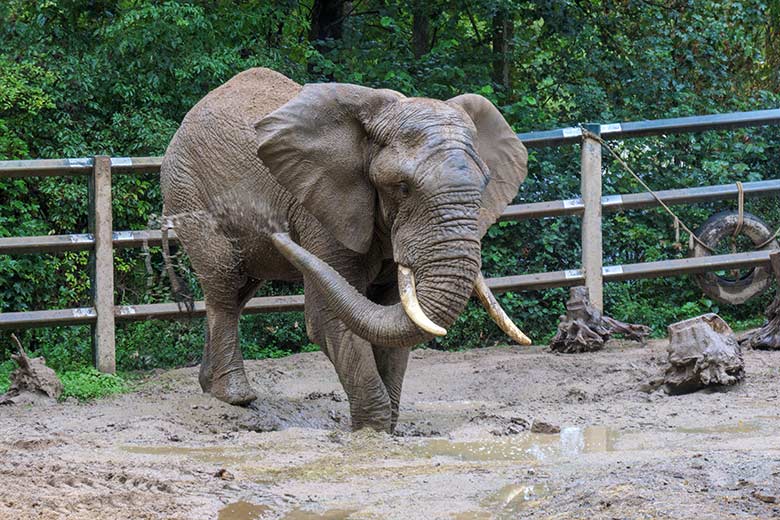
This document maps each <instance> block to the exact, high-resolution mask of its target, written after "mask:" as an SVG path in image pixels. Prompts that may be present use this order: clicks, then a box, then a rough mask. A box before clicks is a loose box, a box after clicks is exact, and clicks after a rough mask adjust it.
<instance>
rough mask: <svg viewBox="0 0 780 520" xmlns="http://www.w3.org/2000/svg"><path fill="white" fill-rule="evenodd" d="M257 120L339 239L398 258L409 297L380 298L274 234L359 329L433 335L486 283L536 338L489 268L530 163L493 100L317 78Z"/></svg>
mask: <svg viewBox="0 0 780 520" xmlns="http://www.w3.org/2000/svg"><path fill="white" fill-rule="evenodd" d="M255 129H256V131H257V136H258V157H259V158H260V159H261V160H262V161H263V162H264V163H265V165H266V166H267V167H268V168H269V170H270V172H271V174H272V175H273V176H274V177H275V178H276V179H277V181H278V182H279V183H280V184H281V185H282V186H283V187H284V188H285V189H287V190H288V191H289V192H290V193H291V194H293V195H294V196H295V197H296V198H297V200H298V201H299V202H300V203H301V205H302V206H303V207H304V208H305V209H306V210H307V211H308V212H310V213H311V214H312V215H313V216H314V217H315V218H316V219H317V220H318V221H319V222H320V223H321V224H322V226H323V227H324V228H325V229H326V230H327V231H328V232H329V233H331V234H332V235H333V237H334V238H335V239H336V240H338V241H339V242H340V243H341V244H343V245H344V246H346V247H347V248H349V249H351V250H353V251H355V252H358V253H368V252H369V250H370V249H372V248H377V247H380V248H382V249H383V253H384V256H385V257H387V258H389V257H391V256H392V259H393V260H394V262H395V263H396V264H398V284H399V294H400V297H401V303H400V304H396V305H391V306H381V305H377V304H375V303H373V302H371V301H370V300H369V299H368V298H366V297H365V296H363V295H361V294H359V293H358V291H357V290H355V289H354V288H353V287H352V286H351V285H350V284H348V283H347V282H346V281H345V280H344V279H343V278H342V277H341V276H339V275H338V273H336V271H335V270H333V269H332V268H331V267H330V266H328V265H327V264H326V263H325V262H323V261H322V260H320V259H319V258H317V257H316V256H314V255H312V254H310V253H309V252H308V251H306V250H305V249H303V248H302V247H300V246H299V245H297V244H296V243H295V242H293V241H292V240H291V239H290V237H289V236H287V235H285V234H276V235H274V237H273V240H274V243H275V245H276V247H277V248H278V249H279V250H280V251H281V252H282V254H284V255H285V256H286V257H287V259H288V260H289V261H290V262H291V263H292V264H293V265H295V266H296V267H297V268H298V269H299V270H301V271H302V272H303V274H304V276H305V277H306V279H307V280H310V281H311V282H313V283H315V284H317V285H318V287H319V288H320V289H321V290H322V292H323V293H324V294H326V295H327V297H328V298H329V303H330V305H331V307H332V308H333V310H334V312H335V313H336V315H337V316H339V318H340V319H342V320H343V321H344V322H345V324H346V325H347V326H348V327H349V328H350V329H351V330H353V331H354V332H355V333H356V334H357V335H359V336H361V337H363V338H365V339H367V340H368V341H370V342H371V343H374V344H378V345H384V346H411V345H414V344H418V343H421V342H424V341H427V340H429V339H430V338H431V337H432V336H434V335H443V334H445V333H446V329H445V327H448V326H450V325H451V324H452V323H453V322H454V321H455V319H456V318H457V316H458V315H459V314H460V312H461V311H462V310H463V308H464V307H465V305H466V303H467V301H468V299H469V297H470V296H471V294H472V292H474V291H476V292H477V294H478V295H479V296H480V300H481V301H482V302H483V303H484V304H485V305H486V307H487V308H488V310H489V311H490V313H491V316H493V317H494V319H496V321H497V322H498V323H499V325H501V326H502V328H503V329H504V330H505V331H506V332H507V333H509V334H510V336H512V337H513V338H514V339H515V340H516V341H518V342H520V343H526V344H530V340H528V338H526V337H525V336H524V335H523V334H522V332H520V331H519V329H517V328H515V327H514V325H513V324H512V323H511V321H510V320H509V319H508V318H507V317H506V315H505V314H504V313H503V311H502V310H501V309H500V307H499V306H498V304H497V302H496V300H495V298H494V297H493V295H492V294H490V291H489V289H488V288H487V285H486V284H485V281H484V279H483V278H482V275H481V273H480V267H481V255H480V241H481V238H482V236H483V235H484V234H485V232H486V231H487V228H488V227H489V226H490V225H491V224H492V223H493V222H495V220H496V219H497V218H498V216H499V215H500V214H501V212H502V211H503V209H504V208H505V207H506V205H507V204H508V203H509V202H510V201H511V200H512V198H513V197H514V195H515V194H516V193H517V189H518V186H519V185H520V183H521V182H522V181H523V179H524V178H525V176H526V173H527V152H526V149H525V147H524V146H523V144H522V143H521V142H520V141H519V140H518V139H517V137H516V135H515V134H514V132H513V131H512V129H511V128H510V127H509V125H508V124H507V123H506V121H505V120H504V119H503V117H502V116H501V115H500V113H499V112H498V110H497V109H496V108H495V107H494V106H493V105H492V104H491V103H490V102H489V101H488V100H486V99H485V98H483V97H481V96H477V95H471V94H469V95H463V96H458V97H456V98H453V99H450V100H449V101H446V102H444V101H437V100H432V99H424V98H406V97H404V96H402V95H401V94H399V93H397V92H394V91H390V90H377V89H371V88H367V87H360V86H356V85H348V84H337V83H329V84H309V85H306V86H304V87H303V88H302V90H301V92H300V93H299V94H298V95H297V96H296V97H295V98H293V99H292V100H290V101H289V102H288V103H287V104H285V105H283V106H282V107H280V108H279V109H277V110H276V111H274V112H272V113H271V114H269V115H267V116H266V117H264V118H263V119H261V120H260V121H259V122H257V124H256V125H255Z"/></svg>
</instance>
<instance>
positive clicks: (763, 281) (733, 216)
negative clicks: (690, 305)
mask: <svg viewBox="0 0 780 520" xmlns="http://www.w3.org/2000/svg"><path fill="white" fill-rule="evenodd" d="M738 219H739V214H738V212H737V211H733V210H731V211H722V212H720V213H716V214H715V215H712V216H711V217H710V218H709V219H707V221H706V222H705V223H704V224H702V225H701V227H700V228H699V229H698V230H697V231H696V236H698V237H699V239H701V241H702V242H704V243H705V244H707V245H708V246H709V247H711V248H713V249H714V248H715V246H717V244H718V242H720V241H721V240H723V239H728V238H729V237H731V235H732V234H733V233H734V230H735V229H736V228H737V221H738ZM773 233H774V230H773V229H770V228H769V226H768V225H767V224H766V222H764V221H763V220H762V219H760V218H758V217H757V216H755V215H753V214H751V213H747V212H745V213H743V224H742V230H741V231H740V233H739V234H740V235H745V236H746V237H748V238H749V239H750V240H751V241H752V242H753V244H754V245H756V246H757V245H759V244H762V243H763V242H766V241H767V240H768V239H769V237H771V236H772V234H773ZM766 249H778V244H777V240H772V241H771V242H769V243H768V244H767V245H765V246H764V247H763V248H762V250H766ZM710 255H711V253H710V252H709V251H707V249H705V248H704V247H703V246H702V245H701V244H699V243H698V242H696V243H695V245H694V249H693V256H697V257H701V256H710ZM694 280H696V283H697V284H698V285H699V287H701V290H702V291H704V294H706V295H707V296H709V297H710V298H712V299H713V300H717V301H719V302H721V303H730V304H732V305H739V304H741V303H745V302H746V301H748V300H749V299H750V298H753V297H754V296H758V295H759V294H761V293H763V292H764V291H766V290H767V289H769V287H770V286H771V285H772V271H771V269H769V268H768V267H763V266H760V267H755V268H753V269H752V270H751V271H750V272H749V273H748V274H747V275H746V276H744V277H742V278H740V279H739V280H727V279H725V278H723V277H721V276H718V275H717V274H715V273H713V272H708V273H697V274H695V275H694Z"/></svg>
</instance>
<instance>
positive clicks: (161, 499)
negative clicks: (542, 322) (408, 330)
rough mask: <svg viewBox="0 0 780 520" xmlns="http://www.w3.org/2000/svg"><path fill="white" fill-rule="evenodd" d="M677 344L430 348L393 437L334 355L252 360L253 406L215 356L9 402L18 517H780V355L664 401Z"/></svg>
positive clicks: (5, 430)
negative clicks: (368, 414) (374, 427)
mask: <svg viewBox="0 0 780 520" xmlns="http://www.w3.org/2000/svg"><path fill="white" fill-rule="evenodd" d="M665 347H666V342H664V341H658V342H651V344H650V345H649V346H647V347H638V346H637V345H636V344H625V345H624V344H621V343H618V342H614V341H613V342H610V343H609V344H608V345H607V348H606V349H605V350H603V351H600V352H592V353H583V354H578V355H555V354H552V353H550V352H548V351H546V350H545V349H543V348H541V347H532V348H521V347H503V348H502V347H497V348H490V349H482V350H473V351H467V352H458V353H444V352H437V351H429V350H419V351H415V352H414V353H413V359H412V360H411V362H410V368H409V372H408V376H407V380H406V382H405V388H404V399H403V402H402V409H401V418H400V423H399V428H398V431H397V433H396V434H395V435H392V436H391V435H386V434H381V433H375V432H370V431H361V432H357V433H352V432H350V431H349V424H348V423H349V416H348V403H347V402H346V399H345V396H344V394H343V392H342V391H341V389H340V387H339V385H338V382H337V379H336V375H335V372H334V371H333V369H332V368H331V367H330V365H329V363H328V361H327V360H326V359H325V357H324V356H323V355H322V354H320V353H311V354H301V355H296V356H292V357H289V358H285V359H278V360H264V361H252V362H248V371H249V375H250V379H251V382H252V385H253V386H254V388H255V389H256V390H257V392H258V394H259V396H260V399H259V402H258V403H257V404H256V405H254V406H252V407H250V408H236V407H232V406H229V405H226V404H224V403H220V402H218V401H216V400H213V399H211V398H210V397H208V396H204V395H202V394H201V393H200V392H199V387H198V383H197V368H186V369H180V370H173V371H169V372H165V373H160V374H157V375H154V376H149V377H148V379H147V380H146V381H145V382H144V383H143V384H142V385H141V387H140V388H139V389H138V390H137V391H135V392H133V393H132V394H127V395H122V396H117V397H113V398H110V399H105V400H101V401H97V402H93V403H88V404H79V403H73V402H66V403H59V404H36V405H30V406H7V407H3V408H2V409H0V489H2V491H3V492H2V494H1V495H0V518H3V519H27V518H42V519H55V518H57V519H59V518H78V519H81V518H84V519H113V518H134V519H158V518H159V519H162V518H164V519H187V520H192V519H195V520H197V519H218V520H250V519H251V520H255V519H261V520H264V519H286V520H308V519H332V520H336V519H414V518H420V519H438V518H442V519H457V520H481V519H493V518H495V519H505V518H506V519H510V518H511V519H514V518H550V519H564V518H566V519H568V518H597V519H598V518H604V519H612V518H632V519H634V518H648V519H650V518H652V519H658V518H693V517H695V518H700V519H721V518H752V519H765V518H773V517H779V516H780V410H779V409H778V393H779V392H780V387H779V386H778V385H779V384H780V355H778V353H776V352H766V351H746V352H745V354H744V359H745V372H746V379H745V381H744V382H743V383H741V384H739V385H736V386H734V387H730V388H729V389H728V390H717V389H716V390H705V391H701V392H697V393H694V394H689V395H683V396H667V395H665V394H664V393H662V392H659V391H656V392H653V393H647V389H646V386H643V385H644V384H645V383H647V381H648V380H650V379H652V378H653V377H656V376H657V374H658V373H659V372H660V371H661V370H662V365H663V362H664V360H665V356H666V354H665V350H664V349H665ZM534 421H538V422H545V423H548V424H549V425H553V426H557V427H559V428H560V431H559V432H558V433H532V432H531V428H530V425H531V424H533V423H534Z"/></svg>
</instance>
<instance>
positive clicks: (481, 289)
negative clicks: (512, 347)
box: [474, 273, 531, 345]
mask: <svg viewBox="0 0 780 520" xmlns="http://www.w3.org/2000/svg"><path fill="white" fill-rule="evenodd" d="M474 291H475V292H476V293H477V297H478V298H479V301H480V302H482V305H484V306H485V309H487V311H488V314H490V317H491V318H493V321H495V322H496V325H498V326H499V327H500V328H501V330H503V331H504V332H505V333H506V335H507V336H509V337H510V338H512V339H513V340H514V341H515V343H517V344H519V345H530V344H531V339H530V338H529V337H528V336H526V335H525V334H523V331H522V330H520V329H519V328H517V325H515V324H514V323H513V322H512V319H511V318H510V317H509V316H507V314H506V312H504V309H502V308H501V304H500V303H498V300H496V297H495V296H494V295H493V292H492V291H491V290H490V287H488V286H487V282H485V278H484V277H483V276H482V273H479V274H478V275H477V281H476V283H475V284H474Z"/></svg>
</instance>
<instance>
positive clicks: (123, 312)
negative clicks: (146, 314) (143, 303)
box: [119, 305, 136, 316]
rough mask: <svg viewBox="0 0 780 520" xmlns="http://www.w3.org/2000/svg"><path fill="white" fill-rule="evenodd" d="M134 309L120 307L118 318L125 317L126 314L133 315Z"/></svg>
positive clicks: (124, 306) (126, 306)
mask: <svg viewBox="0 0 780 520" xmlns="http://www.w3.org/2000/svg"><path fill="white" fill-rule="evenodd" d="M135 312H136V311H135V307H130V306H129V305H123V306H122V307H119V315H120V316H126V315H128V314H135Z"/></svg>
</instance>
